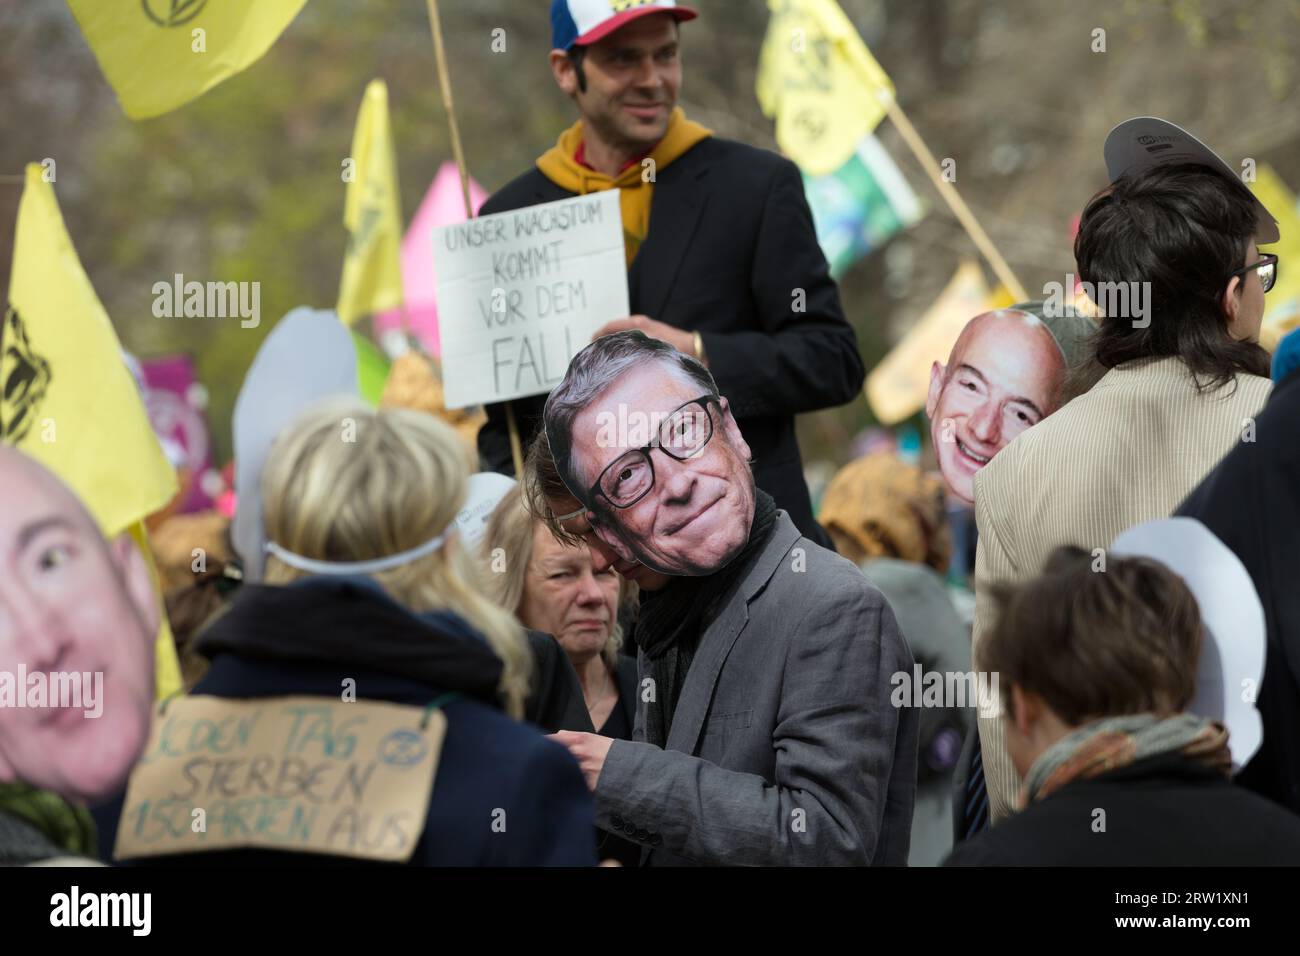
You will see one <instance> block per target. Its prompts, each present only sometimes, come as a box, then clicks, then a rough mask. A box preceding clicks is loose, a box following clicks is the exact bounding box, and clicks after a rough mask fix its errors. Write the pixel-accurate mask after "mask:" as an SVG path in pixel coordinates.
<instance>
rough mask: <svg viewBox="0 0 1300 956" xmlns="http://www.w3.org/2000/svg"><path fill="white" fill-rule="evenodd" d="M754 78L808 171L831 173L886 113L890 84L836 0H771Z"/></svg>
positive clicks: (784, 145) (789, 148) (786, 143)
mask: <svg viewBox="0 0 1300 956" xmlns="http://www.w3.org/2000/svg"><path fill="white" fill-rule="evenodd" d="M768 7H769V8H771V11H772V17H771V20H770V21H769V22H768V27H767V36H766V37H765V38H764V40H763V48H762V51H761V53H760V54H759V61H758V78H757V81H756V87H757V93H758V102H759V105H760V106H761V107H762V109H763V113H764V115H766V116H768V117H769V118H774V119H775V120H776V141H777V143H778V144H780V146H781V149H782V150H784V151H785V154H786V155H787V156H789V157H790V158H791V159H792V160H794V162H795V163H796V164H797V165H798V166H799V168H800V169H802V170H803V171H804V172H805V173H807V174H808V175H810V176H828V175H830V174H831V173H833V172H835V170H837V169H839V168H840V167H841V166H843V165H844V163H845V162H847V161H848V159H849V157H850V156H852V155H853V152H854V150H856V149H857V146H858V142H859V141H860V140H861V139H862V137H863V136H865V135H866V134H867V133H870V132H871V131H872V130H874V129H875V128H876V127H877V126H878V125H879V124H880V121H881V120H882V119H883V118H884V116H885V113H886V110H887V107H888V104H889V103H890V101H892V100H893V97H894V84H893V82H892V81H891V80H890V79H889V76H888V74H886V73H885V71H884V70H883V69H882V68H881V66H880V64H879V63H877V62H876V60H875V57H873V56H872V55H871V51H869V50H868V49H867V47H866V44H864V43H863V42H862V38H861V37H860V36H858V31H857V30H856V29H855V28H854V26H853V24H852V23H851V22H850V21H849V18H848V17H846V16H845V15H844V11H843V10H841V9H840V7H839V4H837V3H836V2H835V0H768Z"/></svg>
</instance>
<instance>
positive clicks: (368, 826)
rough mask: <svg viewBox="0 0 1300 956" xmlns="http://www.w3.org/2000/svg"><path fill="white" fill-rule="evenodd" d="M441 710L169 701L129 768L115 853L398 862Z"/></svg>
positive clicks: (297, 701) (418, 828)
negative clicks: (262, 854)
mask: <svg viewBox="0 0 1300 956" xmlns="http://www.w3.org/2000/svg"><path fill="white" fill-rule="evenodd" d="M446 727H447V720H446V717H445V716H444V715H443V713H442V712H441V711H439V710H432V711H428V712H427V717H426V711H425V709H424V708H421V707H409V706H403V705H399V704H390V703H383V702H378V701H343V700H334V699H332V698H322V697H269V698H261V699H253V700H225V699H223V698H219V697H207V696H195V697H185V698H179V699H176V700H173V701H170V702H169V703H168V704H167V705H166V706H164V707H162V708H160V711H159V712H158V713H157V714H155V716H154V722H153V729H152V730H151V732H150V735H149V744H148V746H147V747H146V748H145V752H144V756H143V757H142V758H141V759H140V762H139V763H138V764H137V765H136V768H135V770H134V771H132V773H131V780H130V783H129V785H128V787H127V793H126V800H125V802H124V804H123V809H122V818H121V823H120V824H119V826H118V831H117V847H116V850H115V851H114V856H115V857H116V858H118V859H131V858H134V857H146V856H161V855H167V854H174V853H198V852H204V851H212V850H231V849H236V848H257V849H265V850H284V851H289V852H294V853H325V854H332V855H336V856H347V857H356V858H360V859H367V860H387V861H404V860H407V859H409V858H410V856H411V853H412V852H413V851H414V850H415V845H416V843H417V842H419V839H420V836H421V834H422V833H423V832H424V824H425V819H426V815H427V813H428V807H429V794H430V790H431V789H432V786H433V777H434V773H435V771H436V770H437V766H438V757H439V755H440V753H441V751H442V741H443V737H444V735H445V733H446Z"/></svg>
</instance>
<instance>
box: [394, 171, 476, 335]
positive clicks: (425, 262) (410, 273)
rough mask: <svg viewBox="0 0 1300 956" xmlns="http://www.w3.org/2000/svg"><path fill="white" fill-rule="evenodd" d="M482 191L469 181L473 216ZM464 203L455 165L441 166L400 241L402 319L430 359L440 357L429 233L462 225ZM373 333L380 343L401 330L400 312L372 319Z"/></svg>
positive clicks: (431, 236)
mask: <svg viewBox="0 0 1300 956" xmlns="http://www.w3.org/2000/svg"><path fill="white" fill-rule="evenodd" d="M487 197H488V194H487V193H486V192H485V191H484V190H483V187H482V186H480V185H479V184H478V183H476V182H474V180H473V179H472V178H471V179H470V181H469V198H470V202H471V203H472V204H473V205H474V213H475V215H477V214H478V210H479V207H481V206H482V205H483V203H484V201H485V200H486V199H487ZM466 218H467V217H466V216H465V199H464V195H463V193H462V192H461V188H460V173H459V172H457V170H456V164H455V163H452V162H445V163H443V164H442V167H441V168H440V169H439V170H438V175H437V176H435V177H434V178H433V183H432V184H431V185H430V186H429V191H428V192H427V193H425V194H424V201H423V202H421V203H420V209H419V211H418V212H416V214H415V218H414V219H412V220H411V225H410V226H409V227H407V230H406V235H405V236H404V237H403V239H402V292H403V296H404V298H405V299H406V304H405V310H406V318H407V321H408V322H409V327H410V330H411V332H412V333H413V334H414V335H415V337H416V338H418V339H419V340H420V343H421V344H422V345H423V346H424V349H425V351H426V352H428V353H429V354H430V355H434V356H440V355H441V354H442V346H441V341H440V339H439V336H438V303H437V301H436V300H435V296H434V293H435V289H436V283H435V282H434V276H433V229H434V227H436V226H445V225H447V224H448V223H453V222H464V221H465V219H466ZM374 323H375V333H376V335H377V336H378V337H379V338H380V339H381V341H382V338H383V336H384V333H386V332H388V331H389V330H390V329H401V327H402V309H391V310H389V311H388V312H380V313H377V314H376V315H375V316H374Z"/></svg>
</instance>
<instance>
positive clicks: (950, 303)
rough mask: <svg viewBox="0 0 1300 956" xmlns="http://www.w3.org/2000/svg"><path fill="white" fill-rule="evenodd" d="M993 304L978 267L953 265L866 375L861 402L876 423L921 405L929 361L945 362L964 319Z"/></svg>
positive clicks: (909, 412) (905, 414)
mask: <svg viewBox="0 0 1300 956" xmlns="http://www.w3.org/2000/svg"><path fill="white" fill-rule="evenodd" d="M992 308H994V306H993V295H992V293H990V292H989V289H988V286H987V285H986V284H985V282H984V274H983V273H982V272H981V271H980V267H979V266H978V265H977V264H976V263H974V262H970V261H966V262H963V263H962V264H961V265H960V266H958V268H957V271H956V272H955V273H954V274H953V277H952V279H951V280H950V281H949V282H948V286H947V288H945V289H944V290H943V292H942V293H941V294H940V295H939V298H937V299H936V300H935V301H934V304H933V305H931V306H930V308H929V309H927V310H926V312H925V314H924V315H923V316H921V318H920V320H919V321H917V323H916V325H914V326H912V328H911V329H910V330H909V331H908V332H907V334H906V335H904V336H903V338H902V339H900V340H899V342H898V344H897V345H895V346H894V348H893V349H892V350H891V351H890V353H889V354H888V355H886V356H885V357H884V358H883V359H881V360H880V363H879V364H878V365H877V366H876V367H875V368H873V369H872V370H871V374H870V375H868V376H867V384H866V392H867V401H868V402H869V403H870V404H871V410H872V412H874V413H875V416H876V419H877V420H878V421H879V422H880V423H881V424H882V425H893V424H894V423H896V422H901V421H902V420H903V419H904V418H907V417H908V416H909V415H912V414H915V413H916V412H917V411H919V410H920V409H921V408H924V407H925V395H926V390H927V389H928V388H929V387H930V366H931V365H932V364H933V363H935V362H947V361H948V353H949V352H951V351H952V347H953V346H954V345H955V344H956V343H957V336H959V335H961V330H962V329H964V328H965V327H966V323H967V322H969V321H970V320H971V319H973V318H975V316H977V315H979V314H980V313H981V312H987V311H989V310H990V309H992Z"/></svg>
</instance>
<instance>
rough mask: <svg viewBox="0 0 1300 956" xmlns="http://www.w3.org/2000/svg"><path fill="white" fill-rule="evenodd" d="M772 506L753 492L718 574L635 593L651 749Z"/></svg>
mask: <svg viewBox="0 0 1300 956" xmlns="http://www.w3.org/2000/svg"><path fill="white" fill-rule="evenodd" d="M776 511H777V509H776V502H775V501H773V500H772V497H771V496H770V495H768V494H767V493H766V492H764V491H762V490H760V489H758V488H755V489H754V521H753V523H752V524H751V525H750V529H749V540H748V541H747V542H745V546H744V547H743V548H742V549H741V550H740V552H739V553H738V554H737V555H736V556H735V557H734V558H732V559H731V562H730V563H729V564H727V566H726V567H724V568H722V569H721V570H720V571H715V572H714V573H713V574H707V575H702V576H699V577H678V578H674V579H673V581H672V583H671V584H669V585H668V586H667V587H665V588H661V589H660V590H658V591H642V592H641V613H640V616H639V617H638V618H637V624H636V643H637V646H638V647H640V648H641V652H642V653H643V654H645V657H646V664H647V668H648V671H649V675H650V677H651V678H652V679H653V680H654V684H653V686H654V688H655V699H654V700H653V701H649V702H648V704H647V706H646V710H645V739H646V741H647V742H648V743H652V744H654V745H655V746H656V747H663V746H664V745H665V744H666V743H667V741H668V731H669V729H671V727H672V721H673V713H674V712H675V711H676V710H677V700H678V698H679V697H681V693H682V685H683V684H685V683H686V672H687V671H688V670H690V667H691V661H692V660H693V659H694V657H695V650H696V648H698V647H699V645H700V637H701V636H702V635H703V634H704V632H705V630H706V629H707V628H708V626H709V625H710V624H711V623H713V620H714V619H715V618H716V617H717V616H718V612H719V611H720V610H721V609H722V607H721V601H722V599H723V598H724V597H726V596H727V595H728V594H729V592H730V591H731V590H732V588H733V587H734V586H735V584H736V582H737V581H739V580H740V578H741V576H742V575H743V574H744V572H745V570H746V569H747V568H748V566H749V563H750V559H751V558H753V557H754V555H756V554H758V552H759V551H761V550H762V549H763V546H764V545H765V544H766V543H767V539H768V538H770V537H771V536H772V529H773V528H775V527H776Z"/></svg>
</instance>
